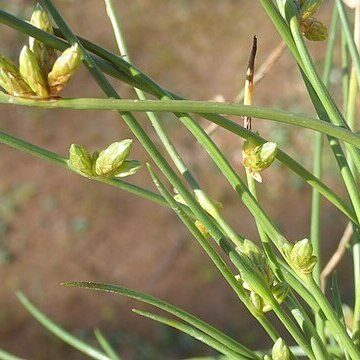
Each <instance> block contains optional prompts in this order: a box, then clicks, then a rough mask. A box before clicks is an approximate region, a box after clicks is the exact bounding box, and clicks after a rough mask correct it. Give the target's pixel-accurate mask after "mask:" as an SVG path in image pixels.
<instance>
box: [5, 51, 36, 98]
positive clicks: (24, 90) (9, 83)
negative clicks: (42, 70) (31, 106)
mask: <svg viewBox="0 0 360 360" xmlns="http://www.w3.org/2000/svg"><path fill="white" fill-rule="evenodd" d="M0 86H1V87H2V88H3V89H4V90H5V91H6V92H7V93H9V94H10V95H13V96H23V97H31V96H35V93H34V92H33V91H32V90H31V88H30V86H29V85H28V84H27V83H26V82H25V81H24V79H23V78H22V77H21V75H20V72H19V70H18V69H17V67H16V66H15V64H14V63H13V62H12V61H11V60H10V59H8V58H7V57H5V56H3V55H0Z"/></svg>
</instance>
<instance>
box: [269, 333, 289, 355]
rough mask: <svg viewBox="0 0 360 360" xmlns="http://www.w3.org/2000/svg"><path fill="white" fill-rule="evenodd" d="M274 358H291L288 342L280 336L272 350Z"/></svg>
mask: <svg viewBox="0 0 360 360" xmlns="http://www.w3.org/2000/svg"><path fill="white" fill-rule="evenodd" d="M271 357H272V359H273V360H289V359H290V350H289V347H288V346H287V344H286V342H285V341H284V340H283V339H282V338H278V339H277V340H276V341H275V344H274V346H273V348H272V350H271Z"/></svg>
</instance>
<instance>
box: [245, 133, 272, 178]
mask: <svg viewBox="0 0 360 360" xmlns="http://www.w3.org/2000/svg"><path fill="white" fill-rule="evenodd" d="M277 151H278V149H277V145H276V143H274V142H266V143H263V144H261V145H257V144H256V143H255V142H254V141H253V140H252V139H248V140H246V141H245V142H244V145H243V148H242V155H243V165H244V167H245V169H246V170H247V171H248V172H249V174H250V175H251V176H252V177H253V178H254V179H255V180H256V181H258V182H262V177H261V175H260V172H261V171H263V170H265V169H266V168H268V167H269V166H270V165H271V164H272V163H273V162H274V160H275V157H276V154H277Z"/></svg>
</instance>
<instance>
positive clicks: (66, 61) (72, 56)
mask: <svg viewBox="0 0 360 360" xmlns="http://www.w3.org/2000/svg"><path fill="white" fill-rule="evenodd" d="M80 62H81V53H80V49H79V46H78V45H77V44H75V45H73V46H71V47H69V48H68V49H66V50H65V51H64V52H63V53H62V54H61V55H60V56H59V57H58V58H57V60H56V61H55V63H54V66H53V67H52V69H51V71H50V73H49V74H48V77H47V80H48V84H49V87H50V93H51V94H52V95H57V94H58V93H60V92H61V91H62V90H63V88H64V87H65V85H66V84H67V83H68V82H69V81H70V79H71V77H72V76H73V75H74V73H75V71H76V69H77V67H78V66H79V64H80Z"/></svg>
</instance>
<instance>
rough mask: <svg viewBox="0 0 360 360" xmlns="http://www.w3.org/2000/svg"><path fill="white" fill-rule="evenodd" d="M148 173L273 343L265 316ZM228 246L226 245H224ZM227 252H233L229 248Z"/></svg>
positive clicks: (187, 218) (195, 228) (167, 192)
mask: <svg viewBox="0 0 360 360" xmlns="http://www.w3.org/2000/svg"><path fill="white" fill-rule="evenodd" d="M148 168H149V172H150V174H151V176H152V178H153V181H154V183H155V185H156V187H157V188H158V190H159V192H160V193H161V195H162V196H163V197H164V199H166V201H168V203H169V205H170V207H171V208H172V209H173V210H174V211H175V213H176V215H177V216H178V217H179V218H180V220H181V221H182V222H183V223H184V225H185V226H186V227H187V228H188V230H189V231H190V232H191V234H192V235H193V236H194V237H195V238H196V239H197V241H198V242H199V244H200V245H201V246H202V248H203V249H204V250H205V252H206V253H207V254H208V255H209V257H210V258H211V259H212V261H213V262H214V264H215V265H216V267H217V268H218V269H219V271H220V272H221V274H222V275H223V276H224V278H225V279H226V280H227V282H228V283H229V285H230V286H231V287H232V288H233V290H234V291H235V293H236V294H237V295H238V297H239V298H240V299H241V300H242V302H243V303H244V305H245V306H246V307H247V309H248V310H249V311H250V313H251V314H252V315H253V316H254V317H255V319H257V320H258V321H259V322H260V323H261V324H262V325H263V327H264V328H265V329H266V330H267V332H268V334H269V335H270V336H271V338H272V339H273V340H274V341H275V340H276V339H277V337H278V336H279V335H278V334H277V332H276V331H275V329H274V328H273V327H272V325H270V323H269V322H268V320H267V319H266V318H265V316H264V315H263V314H262V313H259V312H258V311H257V310H256V309H255V308H254V306H253V304H252V303H251V301H250V299H249V297H248V295H247V294H246V292H245V290H244V288H243V287H242V285H241V283H240V282H239V281H237V280H236V278H235V276H234V275H233V273H232V272H231V271H230V270H229V268H228V267H227V266H226V264H225V263H224V261H223V260H222V259H221V257H220V256H219V255H218V254H217V252H216V251H215V250H214V249H213V247H212V246H211V245H210V243H209V242H208V241H207V239H206V238H205V237H204V235H203V234H202V233H201V232H200V231H199V229H198V228H197V227H196V225H195V224H194V222H193V221H191V220H190V219H189V217H188V216H187V215H186V214H185V213H184V212H183V211H182V209H181V208H180V207H179V204H178V203H177V202H176V201H175V200H174V198H173V197H172V196H171V194H170V192H169V191H168V190H167V189H166V188H165V186H164V185H163V184H162V182H161V181H160V179H159V177H158V176H157V175H156V174H155V172H154V171H153V170H152V169H151V167H150V166H148ZM226 246H228V245H226ZM228 247H229V251H230V252H233V250H232V249H231V247H230V246H228Z"/></svg>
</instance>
